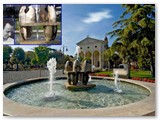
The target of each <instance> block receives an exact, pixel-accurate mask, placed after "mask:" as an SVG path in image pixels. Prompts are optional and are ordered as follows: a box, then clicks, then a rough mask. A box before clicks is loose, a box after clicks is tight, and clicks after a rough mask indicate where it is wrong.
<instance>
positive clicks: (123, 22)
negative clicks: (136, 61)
mask: <svg viewBox="0 0 160 120" xmlns="http://www.w3.org/2000/svg"><path fill="white" fill-rule="evenodd" d="M122 7H124V8H126V10H125V11H124V13H123V14H122V16H121V17H120V20H118V21H116V22H115V23H114V24H113V28H116V29H115V30H113V31H111V32H109V33H108V34H109V35H111V37H115V38H116V40H115V41H114V43H113V45H112V49H115V50H118V52H119V54H120V56H121V57H122V58H123V59H124V60H125V61H127V63H128V66H130V60H131V57H132V55H136V54H140V53H141V51H142V49H143V48H144V47H145V48H147V49H148V50H147V53H146V54H149V56H150V64H151V72H152V76H153V77H154V76H155V67H154V56H153V53H154V51H155V44H154V43H155V6H154V5H149V4H147V5H145V4H129V5H128V4H126V5H122ZM132 49H137V50H136V51H138V52H136V53H133V52H132ZM137 58H138V57H137Z"/></svg>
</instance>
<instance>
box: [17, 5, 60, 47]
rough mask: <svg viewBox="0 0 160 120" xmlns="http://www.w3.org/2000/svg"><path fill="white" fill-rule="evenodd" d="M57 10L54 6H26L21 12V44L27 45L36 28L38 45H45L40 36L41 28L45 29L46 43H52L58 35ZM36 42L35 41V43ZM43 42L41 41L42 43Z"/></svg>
mask: <svg viewBox="0 0 160 120" xmlns="http://www.w3.org/2000/svg"><path fill="white" fill-rule="evenodd" d="M58 24H59V23H58V22H56V10H55V6H54V5H29V6H28V5H26V6H22V7H21V9H20V11H19V26H20V35H21V39H20V43H22V44H23V43H25V44H27V43H28V42H29V41H28V40H30V39H31V36H32V33H33V30H32V28H34V27H36V38H35V40H36V39H37V40H36V41H37V43H41V42H42V43H44V42H43V41H42V40H41V38H40V36H39V34H38V33H39V28H40V26H42V27H43V30H41V31H43V32H44V39H45V42H46V43H48V42H51V41H53V40H54V39H55V37H56V35H57V25H58ZM35 40H32V41H34V43H35ZM40 40H41V41H40Z"/></svg>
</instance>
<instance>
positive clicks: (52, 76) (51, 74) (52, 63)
mask: <svg viewBox="0 0 160 120" xmlns="http://www.w3.org/2000/svg"><path fill="white" fill-rule="evenodd" d="M56 66H57V61H56V59H55V58H51V59H50V60H49V61H48V62H47V68H48V70H49V84H50V87H49V94H48V95H47V96H46V97H55V92H54V91H53V81H54V80H55V73H56Z"/></svg>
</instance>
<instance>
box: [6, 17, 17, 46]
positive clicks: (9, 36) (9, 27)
mask: <svg viewBox="0 0 160 120" xmlns="http://www.w3.org/2000/svg"><path fill="white" fill-rule="evenodd" d="M14 24H15V22H14V19H12V18H4V19H3V44H14V37H15V34H14Z"/></svg>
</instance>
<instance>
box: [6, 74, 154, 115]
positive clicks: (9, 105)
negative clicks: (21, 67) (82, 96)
mask: <svg viewBox="0 0 160 120" xmlns="http://www.w3.org/2000/svg"><path fill="white" fill-rule="evenodd" d="M45 79H46V78H36V79H29V80H26V81H24V82H21V83H11V84H6V85H4V93H5V92H6V91H7V90H9V89H11V88H14V87H17V86H18V85H22V84H26V83H30V82H37V81H43V80H45ZM99 79H100V78H99ZM103 79H104V77H103ZM121 81H125V82H129V83H132V84H136V85H140V86H141V87H143V88H145V89H147V90H149V91H151V92H150V95H149V96H148V97H146V98H145V99H143V100H141V101H138V102H135V103H130V104H127V105H122V106H115V107H103V108H94V109H90V108H89V109H63V108H62V109H59V108H46V107H36V106H31V105H26V104H22V103H18V102H14V101H13V100H11V99H9V98H7V97H6V95H5V94H4V97H3V99H4V114H6V115H11V116H140V115H144V114H146V113H149V112H152V111H154V110H155V107H154V85H153V83H150V84H149V83H148V84H147V85H143V82H142V83H141V82H140V81H137V83H135V82H133V81H132V82H130V81H128V80H121ZM138 82H140V83H138ZM145 84H146V83H145ZM142 106H143V107H142ZM15 108H17V109H16V110H15Z"/></svg>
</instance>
